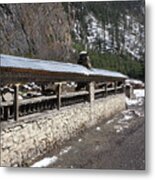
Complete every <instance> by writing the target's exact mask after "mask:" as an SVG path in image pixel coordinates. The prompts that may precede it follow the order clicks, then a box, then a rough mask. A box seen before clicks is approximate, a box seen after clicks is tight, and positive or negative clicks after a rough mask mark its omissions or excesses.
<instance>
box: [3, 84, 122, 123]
mask: <svg viewBox="0 0 155 180" xmlns="http://www.w3.org/2000/svg"><path fill="white" fill-rule="evenodd" d="M123 92H124V88H123V86H119V87H113V88H107V87H104V88H100V89H96V90H94V99H99V98H104V97H106V96H108V95H112V94H118V93H123ZM90 94H91V93H90V92H89V91H79V92H70V93H67V94H59V95H52V96H40V97H36V98H31V99H25V100H18V105H16V106H15V105H14V104H15V103H13V102H2V103H1V107H0V118H1V120H2V121H7V120H9V119H14V118H15V116H17V117H16V118H17V119H18V116H19V117H22V116H26V115H28V114H33V113H37V112H42V111H44V110H52V109H60V108H61V107H64V106H69V105H73V104H77V103H82V102H90ZM16 111H17V112H16Z"/></svg>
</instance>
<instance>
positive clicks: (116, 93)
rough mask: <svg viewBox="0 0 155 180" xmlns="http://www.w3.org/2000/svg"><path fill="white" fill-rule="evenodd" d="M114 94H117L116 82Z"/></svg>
mask: <svg viewBox="0 0 155 180" xmlns="http://www.w3.org/2000/svg"><path fill="white" fill-rule="evenodd" d="M115 94H117V81H115Z"/></svg>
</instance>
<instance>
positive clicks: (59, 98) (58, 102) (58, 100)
mask: <svg viewBox="0 0 155 180" xmlns="http://www.w3.org/2000/svg"><path fill="white" fill-rule="evenodd" d="M60 107H61V84H58V87H57V109H58V110H60Z"/></svg>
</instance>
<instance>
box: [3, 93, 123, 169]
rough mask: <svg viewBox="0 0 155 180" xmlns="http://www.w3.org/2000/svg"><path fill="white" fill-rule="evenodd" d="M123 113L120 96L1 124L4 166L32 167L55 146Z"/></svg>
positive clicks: (121, 96)
mask: <svg viewBox="0 0 155 180" xmlns="http://www.w3.org/2000/svg"><path fill="white" fill-rule="evenodd" d="M123 109H125V95H124V94H118V95H112V96H108V97H106V98H103V99H99V100H95V101H93V102H92V103H91V104H90V103H81V104H77V105H72V106H69V107H63V108H61V109H60V110H59V111H58V110H52V111H46V112H44V113H38V114H36V115H31V116H28V118H23V119H22V120H21V121H18V122H9V123H6V124H1V166H26V165H30V164H31V163H32V161H34V160H35V159H36V158H38V157H39V156H41V155H43V154H45V153H47V151H48V150H51V149H52V148H53V147H54V146H55V145H58V144H61V143H62V142H64V140H67V139H69V138H70V137H72V136H74V135H75V134H76V133H77V132H79V131H82V130H83V129H85V128H88V127H91V126H93V125H95V124H96V123H98V122H100V121H101V120H102V121H103V120H106V119H107V118H109V117H111V116H112V115H114V114H115V113H117V112H119V111H121V110H123Z"/></svg>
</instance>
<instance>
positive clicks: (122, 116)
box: [48, 98, 145, 170]
mask: <svg viewBox="0 0 155 180" xmlns="http://www.w3.org/2000/svg"><path fill="white" fill-rule="evenodd" d="M49 156H50V157H52V156H53V157H56V158H55V160H54V161H53V162H51V164H50V165H48V167H51V168H83V169H130V170H132V169H133V170H144V169H145V120H144V98H141V99H140V101H139V103H137V104H135V105H130V106H129V107H128V109H127V110H125V111H123V112H121V113H119V114H117V115H115V116H114V117H113V119H109V120H107V122H106V123H105V122H104V123H100V124H98V125H97V126H94V127H92V128H90V129H87V130H86V131H85V132H83V133H81V134H79V135H78V136H77V137H74V138H72V139H71V140H70V141H68V142H66V143H65V144H64V146H62V147H61V148H60V149H58V150H57V151H55V152H54V154H53V153H52V154H50V155H49V154H48V157H49Z"/></svg>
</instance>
